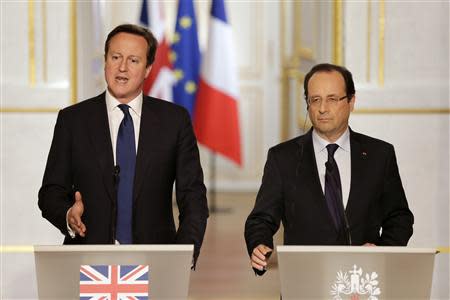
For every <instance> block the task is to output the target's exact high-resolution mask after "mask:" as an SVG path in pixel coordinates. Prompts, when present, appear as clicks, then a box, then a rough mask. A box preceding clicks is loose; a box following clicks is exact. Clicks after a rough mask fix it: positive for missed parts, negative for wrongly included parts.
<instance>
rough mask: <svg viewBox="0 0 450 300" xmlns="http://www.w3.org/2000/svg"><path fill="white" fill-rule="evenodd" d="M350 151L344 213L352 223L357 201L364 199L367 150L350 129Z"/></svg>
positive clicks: (357, 204) (356, 209)
mask: <svg viewBox="0 0 450 300" xmlns="http://www.w3.org/2000/svg"><path fill="white" fill-rule="evenodd" d="M350 151H351V181H350V194H349V197H348V203H347V208H346V214H347V217H348V218H349V222H350V224H351V223H352V220H351V219H352V213H354V212H357V211H358V210H359V209H358V206H359V204H360V203H359V201H363V200H364V196H363V195H364V186H365V185H364V178H366V177H367V176H365V174H364V170H367V168H366V164H367V155H368V152H367V150H366V147H365V145H364V144H362V143H361V142H360V140H359V139H358V137H357V136H356V135H355V133H354V132H353V131H352V130H350Z"/></svg>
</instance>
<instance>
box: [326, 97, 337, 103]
mask: <svg viewBox="0 0 450 300" xmlns="http://www.w3.org/2000/svg"><path fill="white" fill-rule="evenodd" d="M328 101H330V102H338V98H337V97H330V98H328Z"/></svg>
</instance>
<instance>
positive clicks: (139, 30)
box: [105, 24, 158, 67]
mask: <svg viewBox="0 0 450 300" xmlns="http://www.w3.org/2000/svg"><path fill="white" fill-rule="evenodd" d="M121 32H126V33H131V34H135V35H139V36H142V37H143V38H144V39H145V40H146V41H147V65H146V66H147V67H148V66H149V65H151V64H152V63H153V61H154V60H155V53H156V48H157V47H158V41H157V40H156V38H155V37H154V36H153V34H152V33H151V32H150V31H149V30H148V29H147V28H145V27H142V26H138V25H134V24H122V25H119V26H117V27H116V28H114V29H113V30H112V31H111V32H110V33H109V34H108V37H107V38H106V42H105V59H106V55H107V54H108V50H109V43H110V41H111V39H112V38H113V37H114V36H115V35H116V34H118V33H121Z"/></svg>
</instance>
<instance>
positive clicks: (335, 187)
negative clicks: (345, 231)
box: [325, 144, 342, 230]
mask: <svg viewBox="0 0 450 300" xmlns="http://www.w3.org/2000/svg"><path fill="white" fill-rule="evenodd" d="M337 148H339V146H338V145H336V144H329V145H327V150H328V161H327V162H326V163H325V167H326V172H325V199H326V201H327V205H328V209H329V210H330V214H331V217H332V218H333V222H334V225H335V226H336V229H337V230H340V229H341V227H342V216H341V210H342V188H341V177H340V175H339V168H338V165H337V164H336V161H335V160H334V153H335V152H336V150H337Z"/></svg>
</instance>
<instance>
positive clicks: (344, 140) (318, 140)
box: [312, 127, 350, 152]
mask: <svg viewBox="0 0 450 300" xmlns="http://www.w3.org/2000/svg"><path fill="white" fill-rule="evenodd" d="M312 139H313V144H314V149H316V150H317V152H321V151H323V150H325V149H326V147H327V145H328V144H330V142H329V141H327V140H325V139H324V138H322V137H321V136H320V135H319V134H318V133H317V132H316V130H315V129H313V132H312ZM334 144H337V145H338V146H339V148H341V149H342V150H344V151H346V152H350V130H349V128H348V127H347V129H346V130H345V131H344V133H343V134H342V135H341V136H340V137H339V138H338V139H337V140H336V142H334Z"/></svg>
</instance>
